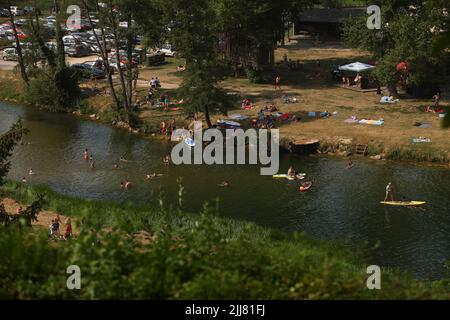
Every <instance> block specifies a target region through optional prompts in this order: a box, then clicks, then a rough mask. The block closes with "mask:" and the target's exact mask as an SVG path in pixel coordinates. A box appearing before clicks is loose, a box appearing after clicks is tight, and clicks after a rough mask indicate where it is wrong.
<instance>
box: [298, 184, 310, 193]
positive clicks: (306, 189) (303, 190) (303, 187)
mask: <svg viewBox="0 0 450 320" xmlns="http://www.w3.org/2000/svg"><path fill="white" fill-rule="evenodd" d="M312 185H313V183H312V182H311V181H307V182H302V183H301V186H300V188H299V190H300V191H301V192H305V191H308V190H309V189H310V188H311V187H312Z"/></svg>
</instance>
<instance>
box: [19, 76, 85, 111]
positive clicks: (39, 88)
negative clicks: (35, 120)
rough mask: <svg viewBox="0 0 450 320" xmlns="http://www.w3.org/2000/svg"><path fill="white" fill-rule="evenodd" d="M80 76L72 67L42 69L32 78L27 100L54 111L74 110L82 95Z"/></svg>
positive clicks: (26, 95)
mask: <svg viewBox="0 0 450 320" xmlns="http://www.w3.org/2000/svg"><path fill="white" fill-rule="evenodd" d="M78 81H79V76H78V75H77V73H76V71H75V70H73V69H72V68H64V69H62V70H59V71H56V70H54V69H51V68H47V69H44V70H42V72H40V73H39V74H38V75H37V76H36V77H35V78H33V79H31V80H30V86H29V88H28V90H27V92H26V93H25V100H26V101H27V102H28V103H30V104H32V105H35V106H38V107H40V108H42V109H46V110H49V111H53V112H58V111H72V110H73V109H74V107H75V106H76V105H77V103H78V100H79V98H80V97H81V91H80V88H79V86H78Z"/></svg>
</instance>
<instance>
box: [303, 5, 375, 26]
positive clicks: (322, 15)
mask: <svg viewBox="0 0 450 320" xmlns="http://www.w3.org/2000/svg"><path fill="white" fill-rule="evenodd" d="M365 13H366V7H351V8H329V9H322V8H313V9H308V10H306V11H304V12H303V13H302V14H301V15H300V17H299V22H323V23H343V22H344V21H345V20H346V19H348V18H349V17H359V16H362V15H364V14H365Z"/></svg>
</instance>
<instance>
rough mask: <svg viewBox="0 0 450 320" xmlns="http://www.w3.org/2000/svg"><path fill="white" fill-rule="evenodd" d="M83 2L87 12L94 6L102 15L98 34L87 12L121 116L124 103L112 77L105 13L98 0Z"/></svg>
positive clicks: (117, 110) (85, 0)
mask: <svg viewBox="0 0 450 320" xmlns="http://www.w3.org/2000/svg"><path fill="white" fill-rule="evenodd" d="M82 2H83V7H84V9H85V10H86V12H87V13H89V12H90V10H91V8H94V9H95V10H96V11H97V13H98V14H99V15H100V19H99V25H98V26H97V27H98V28H100V34H97V31H96V30H95V26H94V23H93V22H92V19H91V16H90V15H89V14H87V16H88V20H89V24H90V26H91V28H92V31H93V33H94V37H95V41H96V43H97V46H98V48H99V50H100V55H101V57H102V60H103V63H104V65H105V71H106V77H107V79H108V85H109V89H110V90H111V97H112V100H113V103H114V105H115V106H116V113H117V115H118V116H119V115H120V113H121V109H122V105H121V102H120V100H119V98H118V96H117V92H116V88H115V87H114V82H113V78H112V73H113V72H112V71H113V70H112V68H111V66H110V64H109V53H108V50H107V41H106V32H105V27H106V25H105V20H106V19H105V13H104V12H103V11H102V10H101V8H100V5H99V1H98V0H93V1H90V2H89V3H88V1H87V0H83V1H82Z"/></svg>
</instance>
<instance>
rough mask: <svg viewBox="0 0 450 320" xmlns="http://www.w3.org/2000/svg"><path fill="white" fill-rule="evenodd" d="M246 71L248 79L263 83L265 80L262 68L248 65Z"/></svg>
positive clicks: (252, 81)
mask: <svg viewBox="0 0 450 320" xmlns="http://www.w3.org/2000/svg"><path fill="white" fill-rule="evenodd" d="M245 73H246V75H247V79H248V80H249V81H250V82H251V83H261V82H262V81H263V79H262V73H261V70H256V69H253V68H250V67H248V68H246V69H245Z"/></svg>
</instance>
